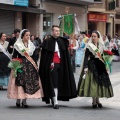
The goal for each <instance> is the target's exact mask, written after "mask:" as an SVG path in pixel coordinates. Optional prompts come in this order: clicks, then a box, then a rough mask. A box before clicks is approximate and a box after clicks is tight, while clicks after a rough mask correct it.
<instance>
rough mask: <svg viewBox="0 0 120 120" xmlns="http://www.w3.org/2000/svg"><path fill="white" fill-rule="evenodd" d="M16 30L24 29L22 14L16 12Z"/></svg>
mask: <svg viewBox="0 0 120 120" xmlns="http://www.w3.org/2000/svg"><path fill="white" fill-rule="evenodd" d="M15 28H19V29H22V12H15Z"/></svg>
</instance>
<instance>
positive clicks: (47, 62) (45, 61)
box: [39, 37, 77, 103]
mask: <svg viewBox="0 0 120 120" xmlns="http://www.w3.org/2000/svg"><path fill="white" fill-rule="evenodd" d="M56 41H57V43H58V46H59V51H60V59H61V63H60V76H59V81H58V100H62V101H69V99H72V98H75V97H76V96H77V92H76V84H75V79H74V75H73V72H72V67H71V62H70V56H69V52H68V45H69V42H68V40H67V39H65V38H62V37H59V38H57V39H55V38H54V37H51V38H49V39H47V40H44V42H43V43H42V51H41V60H40V68H39V74H40V78H41V82H42V86H43V92H44V98H43V101H45V102H46V103H49V102H50V101H49V99H50V98H52V97H54V96H55V93H54V87H53V81H52V77H51V68H50V66H51V63H52V61H53V55H54V50H55V42H56Z"/></svg>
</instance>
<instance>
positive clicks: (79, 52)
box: [75, 35, 85, 67]
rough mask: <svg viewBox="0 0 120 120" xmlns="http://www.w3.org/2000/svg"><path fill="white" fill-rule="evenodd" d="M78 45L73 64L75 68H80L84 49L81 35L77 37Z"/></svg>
mask: <svg viewBox="0 0 120 120" xmlns="http://www.w3.org/2000/svg"><path fill="white" fill-rule="evenodd" d="M78 44H79V48H78V49H77V50H76V58H75V64H76V66H77V67H80V66H81V64H82V60H83V55H84V48H85V42H84V40H83V36H82V35H80V37H79V40H78Z"/></svg>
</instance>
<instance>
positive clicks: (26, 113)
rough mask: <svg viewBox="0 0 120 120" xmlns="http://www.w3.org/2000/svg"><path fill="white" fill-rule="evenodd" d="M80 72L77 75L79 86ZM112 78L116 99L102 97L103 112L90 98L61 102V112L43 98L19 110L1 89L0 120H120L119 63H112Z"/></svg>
mask: <svg viewBox="0 0 120 120" xmlns="http://www.w3.org/2000/svg"><path fill="white" fill-rule="evenodd" d="M79 69H80V68H77V72H76V73H75V78H76V84H77V83H78V79H79ZM110 78H111V82H112V84H113V89H114V97H113V98H110V99H106V98H102V99H101V102H102V103H103V106H104V107H103V108H102V109H92V107H91V106H92V105H91V98H81V97H78V98H75V99H73V100H71V101H70V102H59V104H60V109H59V110H55V109H53V108H52V106H51V105H46V104H45V103H43V102H42V100H41V99H37V100H34V99H31V100H28V104H29V105H30V107H29V108H28V109H25V108H19V109H18V108H16V107H15V100H10V99H7V90H6V89H4V90H2V91H1V90H0V120H120V62H116V63H113V72H112V74H111V75H110Z"/></svg>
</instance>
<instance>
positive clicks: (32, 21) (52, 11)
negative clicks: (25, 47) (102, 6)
mask: <svg viewBox="0 0 120 120" xmlns="http://www.w3.org/2000/svg"><path fill="white" fill-rule="evenodd" d="M4 1H5V0H3V2H2V3H1V2H0V15H1V18H2V19H0V32H5V33H6V34H10V33H12V32H13V30H14V28H20V29H25V28H27V29H29V30H30V32H31V34H33V35H36V34H38V35H39V36H40V37H41V38H43V36H44V35H46V34H50V33H51V32H50V31H51V26H52V25H53V24H56V25H59V19H58V17H59V15H62V14H66V13H69V14H76V15H77V19H78V24H79V27H80V30H81V31H86V30H87V28H88V21H87V6H88V5H90V4H93V0H79V1H78V0H74V1H73V0H69V1H68V0H23V2H22V3H21V4H19V5H15V4H13V3H5V2H4ZM11 1H16V0H11ZM17 1H22V0H17ZM24 1H27V2H28V5H25V3H24ZM23 3H24V4H23Z"/></svg>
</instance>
